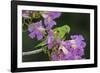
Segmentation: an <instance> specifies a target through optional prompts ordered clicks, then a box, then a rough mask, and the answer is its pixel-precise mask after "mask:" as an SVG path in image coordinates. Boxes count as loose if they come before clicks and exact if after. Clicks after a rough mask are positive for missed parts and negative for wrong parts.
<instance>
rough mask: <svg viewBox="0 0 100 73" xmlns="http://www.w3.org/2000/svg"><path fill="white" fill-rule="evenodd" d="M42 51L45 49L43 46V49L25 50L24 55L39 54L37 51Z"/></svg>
mask: <svg viewBox="0 0 100 73" xmlns="http://www.w3.org/2000/svg"><path fill="white" fill-rule="evenodd" d="M42 51H43V49H42V48H41V49H37V50H33V51H28V52H23V53H22V55H23V56H24V55H31V54H37V53H40V52H42Z"/></svg>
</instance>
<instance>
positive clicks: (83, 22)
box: [22, 12, 90, 62]
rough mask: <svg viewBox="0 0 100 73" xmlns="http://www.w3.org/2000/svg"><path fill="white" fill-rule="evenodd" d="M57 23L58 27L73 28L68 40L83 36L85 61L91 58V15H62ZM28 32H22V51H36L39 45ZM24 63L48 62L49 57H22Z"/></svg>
mask: <svg viewBox="0 0 100 73" xmlns="http://www.w3.org/2000/svg"><path fill="white" fill-rule="evenodd" d="M55 21H56V22H57V27H60V26H63V25H66V24H67V25H69V26H70V28H71V31H70V33H69V34H68V36H66V38H70V35H72V34H81V35H83V37H84V38H85V42H86V47H85V55H84V58H85V59H89V58H90V14H87V13H67V12H66V13H62V14H61V16H60V17H59V18H58V19H56V20H55ZM28 34H29V33H28V32H22V44H23V45H22V47H23V49H22V51H23V52H26V51H31V50H35V49H34V46H35V45H36V44H38V43H39V41H37V40H36V39H33V40H32V39H31V38H30V37H29V36H28ZM22 61H23V62H33V61H48V56H47V55H46V54H44V52H41V53H39V54H35V55H28V56H23V57H22Z"/></svg>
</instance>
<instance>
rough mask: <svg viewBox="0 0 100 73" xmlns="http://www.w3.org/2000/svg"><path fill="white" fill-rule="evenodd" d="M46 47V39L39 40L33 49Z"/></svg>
mask: <svg viewBox="0 0 100 73" xmlns="http://www.w3.org/2000/svg"><path fill="white" fill-rule="evenodd" d="M44 45H46V39H43V40H41V42H40V43H38V44H37V45H36V46H35V47H40V46H44Z"/></svg>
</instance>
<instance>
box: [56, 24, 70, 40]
mask: <svg viewBox="0 0 100 73" xmlns="http://www.w3.org/2000/svg"><path fill="white" fill-rule="evenodd" d="M54 31H58V32H59V36H60V38H64V36H65V34H66V33H69V32H70V27H69V26H68V25H64V26H61V27H56V28H55V29H54ZM55 35H56V34H55Z"/></svg>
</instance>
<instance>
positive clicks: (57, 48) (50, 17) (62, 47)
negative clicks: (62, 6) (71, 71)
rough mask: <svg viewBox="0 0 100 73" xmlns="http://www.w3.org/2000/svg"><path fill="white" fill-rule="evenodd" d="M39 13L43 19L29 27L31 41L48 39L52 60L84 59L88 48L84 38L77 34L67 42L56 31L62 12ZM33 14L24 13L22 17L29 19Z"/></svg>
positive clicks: (46, 42)
mask: <svg viewBox="0 0 100 73" xmlns="http://www.w3.org/2000/svg"><path fill="white" fill-rule="evenodd" d="M33 13H34V12H33ZM35 13H36V12H35ZM38 13H39V14H40V15H41V16H42V18H43V19H42V20H39V21H37V22H32V23H31V24H29V25H28V32H29V37H30V38H31V39H33V38H37V40H42V39H43V38H46V41H45V44H47V45H46V46H47V48H48V50H49V51H50V60H52V61H58V60H76V59H82V58H83V56H84V48H85V46H86V43H85V39H84V37H83V36H82V35H80V34H78V35H77V34H75V35H71V36H70V39H69V40H65V39H64V38H60V36H59V34H60V33H59V31H54V28H53V27H54V26H57V23H56V19H57V18H59V17H60V16H61V12H45V11H44V12H43V11H40V12H38ZM31 14H32V13H31V12H30V11H23V12H22V17H23V18H25V19H28V18H29V17H30V15H31ZM55 35H56V36H55ZM65 36H66V35H65Z"/></svg>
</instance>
